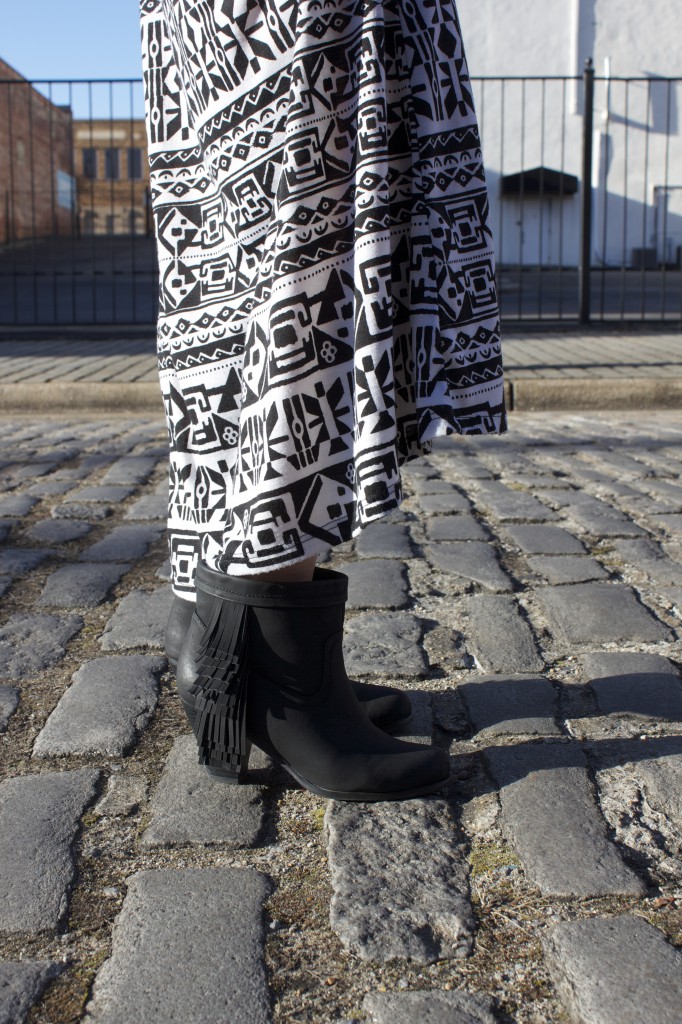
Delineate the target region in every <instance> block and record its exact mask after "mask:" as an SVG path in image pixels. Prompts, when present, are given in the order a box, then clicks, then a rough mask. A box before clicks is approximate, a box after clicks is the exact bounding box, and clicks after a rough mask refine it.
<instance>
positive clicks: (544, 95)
mask: <svg viewBox="0 0 682 1024" xmlns="http://www.w3.org/2000/svg"><path fill="white" fill-rule="evenodd" d="M546 104H547V79H546V78H543V79H542V95H541V110H542V113H541V127H540V222H539V225H538V232H539V235H540V237H539V238H538V320H542V261H543V256H544V246H543V242H544V228H545V217H544V211H545V113H546Z"/></svg>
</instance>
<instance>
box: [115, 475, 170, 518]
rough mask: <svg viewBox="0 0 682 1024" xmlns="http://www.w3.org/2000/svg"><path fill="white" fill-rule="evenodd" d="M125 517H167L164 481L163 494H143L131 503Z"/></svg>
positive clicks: (166, 497)
mask: <svg viewBox="0 0 682 1024" xmlns="http://www.w3.org/2000/svg"><path fill="white" fill-rule="evenodd" d="M125 518H126V519H163V520H166V519H167V518H168V491H167V485H166V483H165V481H164V489H163V494H144V495H143V496H142V497H141V498H138V499H137V501H136V502H135V503H134V505H131V506H130V508H129V509H128V511H127V512H126V514H125Z"/></svg>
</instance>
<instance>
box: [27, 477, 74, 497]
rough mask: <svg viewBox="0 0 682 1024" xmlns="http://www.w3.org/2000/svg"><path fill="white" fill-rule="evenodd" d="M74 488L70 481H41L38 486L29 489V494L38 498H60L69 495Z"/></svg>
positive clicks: (34, 485)
mask: <svg viewBox="0 0 682 1024" xmlns="http://www.w3.org/2000/svg"><path fill="white" fill-rule="evenodd" d="M72 487H73V483H71V481H70V480H53V479H51V478H50V479H49V480H39V481H38V483H37V484H33V486H32V487H29V489H28V491H27V492H26V493H27V494H31V495H33V496H34V497H36V498H58V497H60V496H61V495H62V494H67V493H68V492H69V491H70V490H71V489H72Z"/></svg>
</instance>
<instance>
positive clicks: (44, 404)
mask: <svg viewBox="0 0 682 1024" xmlns="http://www.w3.org/2000/svg"><path fill="white" fill-rule="evenodd" d="M505 397H506V401H507V408H508V409H509V410H510V411H511V412H572V411H575V412H588V411H590V412H595V411H601V412H618V411H629V410H632V409H642V410H644V409H682V376H680V377H672V378H668V379H665V378H651V377H648V378H623V377H617V378H611V379H609V378H604V377H602V378H597V379H594V378H590V377H580V378H576V377H571V378H566V377H535V378H532V377H529V378H521V379H516V380H515V379H514V377H513V376H511V379H508V380H507V382H506V384H505ZM0 412H4V413H32V412H36V413H63V412H74V413H76V412H85V413H98V412H109V413H154V414H159V415H162V414H163V401H162V399H161V391H160V388H159V385H158V384H157V383H156V382H147V383H141V382H138V383H134V382H120V383H117V382H112V381H92V382H84V381H53V382H51V383H47V384H34V383H31V382H30V381H28V382H22V383H19V384H0Z"/></svg>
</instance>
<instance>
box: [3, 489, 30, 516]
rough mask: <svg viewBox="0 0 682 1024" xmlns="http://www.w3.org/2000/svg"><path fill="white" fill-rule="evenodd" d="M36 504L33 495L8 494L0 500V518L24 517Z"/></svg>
mask: <svg viewBox="0 0 682 1024" xmlns="http://www.w3.org/2000/svg"><path fill="white" fill-rule="evenodd" d="M37 504H38V498H36V497H35V495H32V494H8V495H6V496H5V497H3V498H0V516H25V515H26V514H27V513H28V512H30V511H31V509H32V508H33V506H34V505H37Z"/></svg>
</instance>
